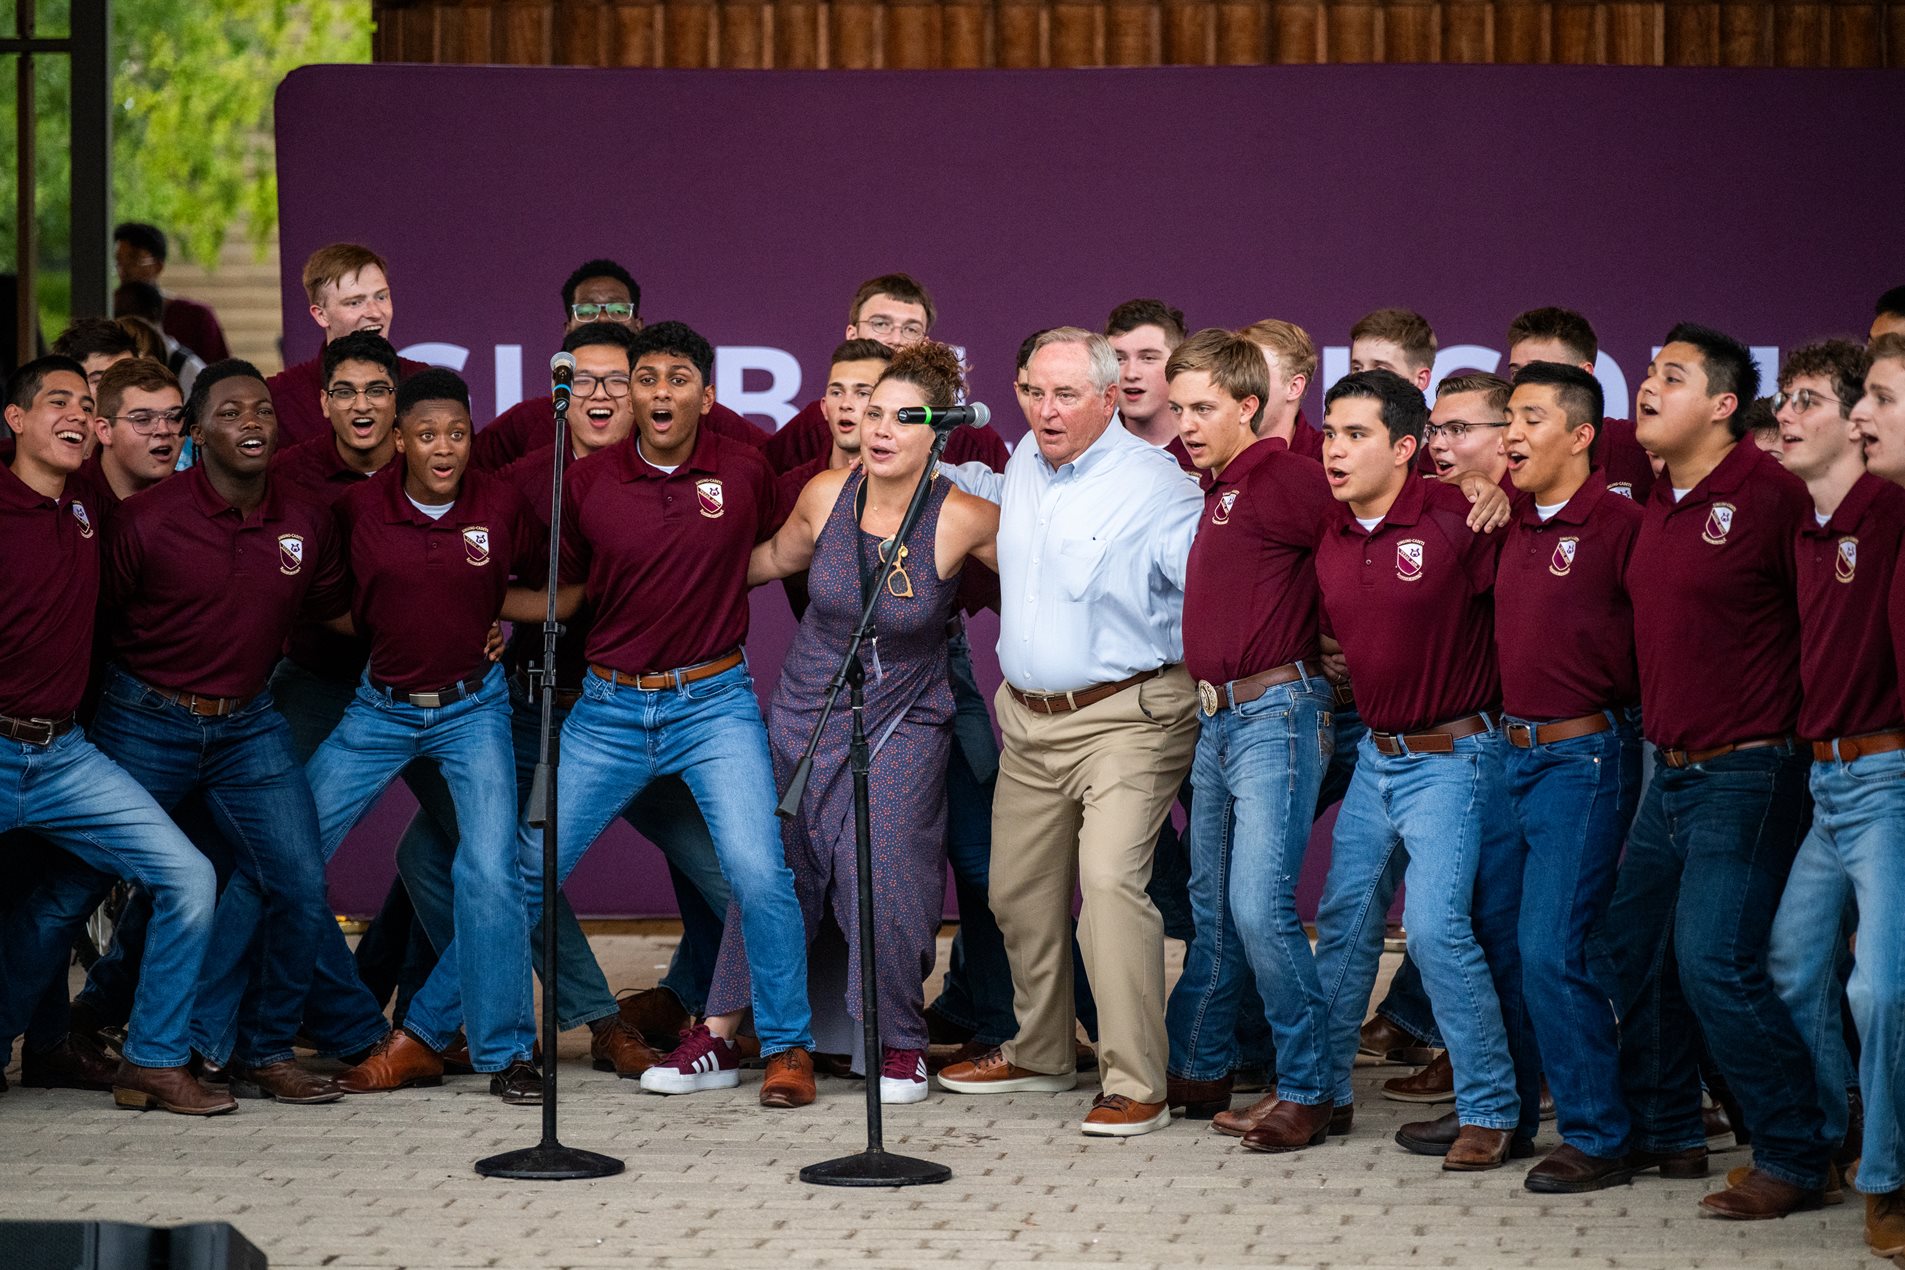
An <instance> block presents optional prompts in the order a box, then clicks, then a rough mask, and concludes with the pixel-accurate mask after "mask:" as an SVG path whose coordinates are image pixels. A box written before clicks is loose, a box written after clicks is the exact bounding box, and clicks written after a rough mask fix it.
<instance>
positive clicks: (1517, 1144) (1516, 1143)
mask: <svg viewBox="0 0 1905 1270" xmlns="http://www.w3.org/2000/svg"><path fill="white" fill-rule="evenodd" d="M1479 1127H1480V1126H1478V1125H1465V1124H1463V1123H1462V1122H1461V1120H1460V1119H1459V1118H1458V1117H1457V1115H1456V1113H1455V1112H1453V1111H1451V1112H1447V1113H1445V1114H1443V1115H1440V1116H1437V1117H1436V1118H1435V1119H1434V1120H1417V1121H1415V1122H1414V1123H1411V1124H1406V1125H1404V1126H1402V1128H1400V1129H1398V1130H1396V1145H1397V1146H1399V1147H1401V1148H1402V1149H1403V1150H1405V1151H1413V1152H1415V1153H1416V1154H1417V1155H1441V1156H1446V1155H1448V1153H1449V1151H1450V1149H1451V1148H1453V1147H1454V1146H1455V1144H1456V1143H1457V1142H1458V1141H1460V1140H1461V1137H1462V1134H1463V1133H1464V1132H1466V1131H1467V1130H1469V1129H1472V1128H1479ZM1485 1132H1488V1133H1501V1134H1502V1135H1503V1136H1504V1137H1505V1138H1506V1137H1507V1131H1506V1130H1502V1129H1489V1130H1485ZM1534 1153H1535V1144H1534V1140H1533V1139H1532V1138H1524V1137H1522V1136H1521V1135H1520V1134H1516V1135H1514V1136H1513V1137H1512V1138H1510V1139H1509V1140H1508V1155H1507V1157H1506V1158H1507V1159H1511V1160H1526V1159H1528V1158H1530V1157H1531V1156H1533V1155H1534ZM1491 1167H1492V1166H1491Z"/></svg>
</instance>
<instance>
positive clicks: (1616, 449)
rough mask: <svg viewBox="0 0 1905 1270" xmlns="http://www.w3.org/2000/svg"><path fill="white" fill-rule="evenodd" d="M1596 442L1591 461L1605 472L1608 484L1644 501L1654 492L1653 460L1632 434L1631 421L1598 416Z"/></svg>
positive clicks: (1619, 492) (1621, 492)
mask: <svg viewBox="0 0 1905 1270" xmlns="http://www.w3.org/2000/svg"><path fill="white" fill-rule="evenodd" d="M1595 444H1596V446H1597V447H1598V448H1597V449H1596V451H1595V453H1596V456H1597V457H1596V459H1595V464H1594V465H1595V466H1596V467H1598V468H1600V469H1601V471H1602V472H1603V473H1604V474H1605V475H1606V477H1607V487H1608V488H1609V489H1611V490H1613V491H1614V492H1615V493H1616V494H1625V495H1627V496H1628V497H1630V498H1632V499H1633V500H1634V501H1635V502H1637V503H1645V502H1646V501H1647V499H1648V496H1649V495H1651V494H1652V493H1653V492H1654V462H1653V460H1652V459H1650V458H1648V457H1647V451H1645V450H1643V449H1642V448H1641V445H1640V439H1639V438H1638V437H1636V436H1635V435H1634V421H1633V420H1632V419H1603V420H1601V435H1600V439H1599V440H1598V441H1597V442H1596V443H1595Z"/></svg>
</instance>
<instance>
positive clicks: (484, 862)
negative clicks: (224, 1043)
mask: <svg viewBox="0 0 1905 1270" xmlns="http://www.w3.org/2000/svg"><path fill="white" fill-rule="evenodd" d="M419 758H427V759H432V760H434V761H435V763H436V765H437V767H438V769H439V770H440V771H441V772H442V773H443V779H444V781H445V783H447V784H448V785H449V787H450V797H451V799H452V800H453V802H454V805H455V807H456V815H457V823H458V826H459V829H460V831H461V834H462V843H461V846H460V849H459V850H458V851H457V854H456V866H455V880H456V927H457V930H458V932H459V933H460V934H461V936H462V940H461V948H462V950H463V954H462V956H460V957H458V958H454V959H452V958H450V957H448V956H445V957H444V958H443V960H442V961H440V962H439V963H438V965H437V967H436V969H435V970H433V971H431V972H430V978H429V979H428V980H426V981H425V983H424V986H423V988H422V989H421V991H419V992H418V994H417V996H416V997H415V998H414V999H413V1000H412V1002H411V1006H410V1012H409V1016H408V1017H409V1018H411V1019H414V1018H415V1016H416V1012H417V1009H418V1008H419V1006H420V1005H421V1004H422V1003H423V1002H424V1001H426V1000H429V999H432V998H439V999H440V998H442V997H445V996H448V995H452V994H453V993H454V992H455V989H454V988H450V987H447V986H445V985H446V984H447V983H448V981H452V980H454V981H458V982H460V983H461V984H462V985H463V986H465V987H466V988H467V989H468V992H467V997H468V1001H469V1004H468V1009H467V1013H468V1038H469V1046H470V1065H471V1066H472V1067H474V1068H475V1069H476V1070H477V1071H479V1072H499V1071H502V1070H503V1069H504V1068H506V1067H508V1066H509V1065H510V1064H511V1063H512V1062H515V1061H518V1060H521V1061H524V1062H527V1061H528V1060H529V1057H530V1052H531V1047H532V1046H533V1044H534V1042H535V1023H534V1009H533V1006H532V994H531V988H530V983H529V964H528V956H527V954H528V951H529V921H528V912H529V909H528V896H527V888H526V884H525V882H524V880H523V877H522V873H521V871H520V870H519V869H518V868H517V865H516V844H515V833H514V829H515V824H516V771H515V766H514V763H513V761H512V758H511V753H510V742H509V684H508V680H507V677H506V676H505V675H504V673H503V668H502V667H501V666H491V667H490V668H489V673H488V674H487V675H485V676H484V677H483V684H482V687H480V688H478V689H477V690H476V691H475V692H473V693H471V694H470V695H469V696H467V697H464V698H462V699H461V700H458V701H453V702H451V703H450V704H449V705H447V706H441V707H423V706H413V705H411V704H410V703H409V702H408V701H407V700H403V699H396V698H393V697H391V696H390V695H389V694H388V693H386V692H384V691H382V690H381V689H378V688H375V687H372V686H371V683H370V680H369V677H368V676H366V678H365V680H364V682H363V683H361V684H360V685H359V686H358V689H357V697H356V699H355V700H353V701H352V702H351V706H350V709H348V710H346V711H345V712H344V719H343V722H341V723H339V724H338V725H337V728H336V730H335V731H333V732H332V733H331V735H330V738H329V739H328V740H326V741H325V742H324V744H323V745H320V746H319V747H318V752H317V753H316V754H314V755H312V756H311V762H310V764H309V765H308V766H307V767H306V769H305V771H306V773H307V775H309V777H310V778H311V788H312V790H313V791H314V792H315V794H316V796H317V799H318V834H319V838H320V840H321V842H322V843H323V848H324V855H325V858H326V859H327V860H328V859H329V858H330V856H331V854H332V853H333V852H335V851H336V850H337V848H338V845H339V844H340V843H342V842H343V841H344V835H345V834H347V833H349V832H350V831H351V829H352V828H353V827H355V826H356V824H357V822H358V821H359V820H361V819H363V817H364V813H365V812H367V811H369V810H370V808H371V806H372V804H374V803H375V802H376V801H377V800H378V799H379V798H381V797H383V793H384V790H385V789H386V788H387V787H388V786H389V785H390V782H391V781H393V780H395V779H396V777H397V774H398V773H399V772H401V771H403V769H404V768H406V767H408V766H409V765H410V764H411V762H413V761H414V760H416V759H419ZM320 943H321V946H322V949H323V954H322V956H321V957H320V960H321V961H323V962H325V963H326V965H327V966H328V968H329V969H330V971H331V972H332V974H334V975H335V977H336V978H337V979H338V980H340V981H344V980H345V979H346V976H348V977H349V978H350V979H354V978H355V976H356V967H355V965H354V963H353V962H352V961H351V956H350V949H349V947H348V946H347V945H346V944H345V942H344V936H343V933H342V932H341V931H339V930H338V929H337V927H336V925H335V924H332V925H331V927H330V929H329V931H328V932H326V934H325V935H324V936H323V937H322V938H321V940H320ZM327 986H331V985H327ZM346 986H347V985H346ZM357 991H358V992H360V993H362V995H363V999H364V1001H370V1000H371V998H370V993H369V991H368V990H366V989H364V988H363V987H362V986H361V985H360V986H359V987H358V989H357ZM373 1004H374V1003H373ZM610 1004H611V1005H613V1002H611V1003H610ZM378 1013H379V1016H380V1018H379V1021H380V1022H381V1012H378ZM426 1039H428V1040H429V1041H431V1043H432V1044H434V1045H435V1046H436V1047H437V1048H438V1049H443V1048H445V1047H446V1046H447V1044H448V1043H449V1039H450V1038H449V1037H448V1036H431V1037H427V1038H426Z"/></svg>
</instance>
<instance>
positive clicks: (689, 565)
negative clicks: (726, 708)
mask: <svg viewBox="0 0 1905 1270" xmlns="http://www.w3.org/2000/svg"><path fill="white" fill-rule="evenodd" d="M774 511H775V492H774V474H773V471H772V470H771V469H770V468H769V467H768V466H767V460H766V459H764V458H762V457H761V453H760V451H759V450H756V449H755V448H754V447H753V446H750V445H747V444H745V443H743V442H739V441H730V440H728V439H727V438H726V437H722V436H719V435H717V434H715V433H713V432H710V431H703V432H702V433H701V434H700V436H699V437H698V438H696V440H695V448H694V451H693V452H692V453H691V454H690V455H689V456H688V458H687V460H686V461H685V462H683V463H682V464H681V466H679V467H678V468H676V469H675V470H674V472H672V473H664V472H662V471H661V470H660V469H659V468H656V467H653V466H651V465H650V464H649V463H648V462H647V461H646V460H644V459H643V458H642V457H641V456H640V454H639V453H637V448H636V439H635V438H634V437H630V438H629V439H628V440H626V441H623V442H621V443H619V444H617V445H612V446H610V447H608V448H607V449H605V450H599V451H597V452H596V453H594V454H591V455H590V456H589V457H588V458H586V459H583V460H582V461H581V462H580V463H578V464H576V465H575V467H574V469H572V474H571V475H570V477H569V480H568V483H567V489H566V491H565V493H564V496H563V505H562V580H563V582H564V583H576V582H585V583H586V584H587V592H586V594H587V597H588V601H589V603H590V604H591V605H592V606H593V607H594V610H595V624H594V626H593V628H592V629H591V631H590V633H589V642H588V655H589V660H590V661H592V662H596V663H598V664H600V665H603V666H608V667H610V668H612V669H615V670H619V671H622V672H623V673H624V674H631V675H637V674H644V673H647V672H650V671H663V670H674V669H677V668H679V667H682V666H692V665H695V664H697V663H699V662H704V661H710V660H712V659H714V658H716V657H719V656H721V655H722V654H724V653H727V652H731V651H732V650H734V649H736V648H738V647H740V646H741V644H742V643H743V642H744V641H745V640H746V639H747V619H748V605H747V590H748V588H747V563H748V556H749V554H750V553H751V552H752V551H753V550H754V547H755V544H757V543H759V542H761V541H763V540H765V539H766V538H767V537H768V536H769V535H770V534H771V533H773V530H774Z"/></svg>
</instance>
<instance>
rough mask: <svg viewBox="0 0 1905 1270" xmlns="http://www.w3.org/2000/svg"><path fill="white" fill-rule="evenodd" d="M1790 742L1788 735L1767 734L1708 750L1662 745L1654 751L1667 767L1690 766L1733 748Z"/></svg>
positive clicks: (1728, 752) (1742, 748)
mask: <svg viewBox="0 0 1905 1270" xmlns="http://www.w3.org/2000/svg"><path fill="white" fill-rule="evenodd" d="M1792 743H1793V739H1792V738H1791V737H1789V736H1767V737H1760V738H1758V739H1756V740H1752V741H1735V742H1734V743H1733V744H1731V745H1716V746H1714V747H1713V748H1712V749H1710V750H1682V749H1669V748H1668V747H1667V746H1664V745H1663V746H1660V747H1659V748H1658V749H1657V750H1656V753H1658V754H1659V755H1660V761H1661V762H1663V763H1665V764H1666V765H1667V766H1668V767H1692V766H1693V765H1694V764H1696V763H1706V762H1710V761H1712V760H1713V759H1716V758H1724V757H1725V756H1726V755H1728V754H1731V753H1733V752H1734V751H1735V750H1770V749H1772V748H1773V747H1774V746H1778V745H1791V744H1792Z"/></svg>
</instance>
